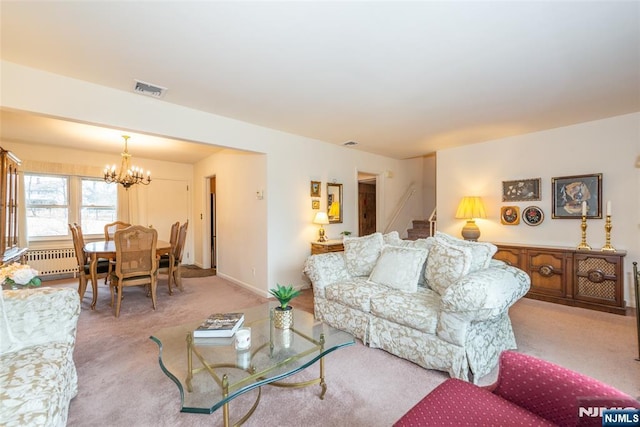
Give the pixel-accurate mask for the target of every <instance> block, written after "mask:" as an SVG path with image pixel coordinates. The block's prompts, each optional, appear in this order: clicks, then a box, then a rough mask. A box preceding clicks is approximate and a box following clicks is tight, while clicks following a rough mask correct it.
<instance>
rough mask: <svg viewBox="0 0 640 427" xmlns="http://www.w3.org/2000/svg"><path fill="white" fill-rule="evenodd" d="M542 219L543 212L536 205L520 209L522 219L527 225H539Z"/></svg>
mask: <svg viewBox="0 0 640 427" xmlns="http://www.w3.org/2000/svg"><path fill="white" fill-rule="evenodd" d="M543 220H544V213H543V212H542V209H540V208H539V207H537V206H529V207H527V208H524V210H523V211H522V221H524V223H525V224H527V225H539V224H540V223H541V222H542V221H543Z"/></svg>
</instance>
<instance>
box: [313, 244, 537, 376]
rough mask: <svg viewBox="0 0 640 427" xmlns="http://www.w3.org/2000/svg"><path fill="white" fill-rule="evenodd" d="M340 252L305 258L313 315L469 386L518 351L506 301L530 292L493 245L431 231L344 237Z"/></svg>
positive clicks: (520, 274) (526, 279)
mask: <svg viewBox="0 0 640 427" xmlns="http://www.w3.org/2000/svg"><path fill="white" fill-rule="evenodd" d="M344 246H345V251H344V252H334V253H328V254H321V255H312V256H310V257H309V258H308V259H307V261H306V263H305V267H304V271H305V274H306V275H307V276H308V277H309V279H310V280H311V283H312V286H313V294H314V310H315V316H316V318H318V319H319V320H321V321H323V322H326V323H328V324H329V325H331V326H333V327H336V328H338V329H342V330H345V331H348V332H349V333H351V334H353V335H354V336H356V337H357V338H359V339H361V340H362V341H363V343H365V344H367V345H369V346H370V347H372V348H382V349H384V350H386V351H388V352H390V353H392V354H394V355H396V356H399V357H402V358H405V359H408V360H410V361H412V362H414V363H417V364H418V365H420V366H423V367H425V368H428V369H436V370H441V371H445V372H448V373H449V375H450V376H451V377H453V378H459V379H463V380H467V381H469V380H472V381H473V382H474V383H475V382H477V380H478V379H479V378H481V377H483V376H484V375H486V374H488V373H489V372H490V371H491V370H492V369H493V368H494V367H495V366H496V365H497V363H498V358H499V355H500V353H501V352H502V351H503V350H507V349H515V348H516V341H515V337H514V334H513V329H512V327H511V320H510V319H509V315H508V310H509V307H510V306H511V305H512V304H513V303H515V302H516V301H517V300H518V299H520V298H521V297H523V296H524V295H525V294H526V292H527V291H528V290H529V285H530V279H529V276H527V274H526V273H524V272H523V271H522V270H520V269H518V268H515V267H512V266H509V265H507V264H505V263H503V262H501V261H497V260H493V259H492V257H493V255H494V254H495V252H496V249H497V248H496V247H495V246H494V245H492V244H490V243H480V242H468V241H464V240H460V239H457V238H455V237H452V236H449V235H446V234H443V233H436V236H435V237H429V238H427V239H418V240H416V241H406V240H401V239H400V238H399V236H398V234H397V233H396V232H394V233H389V234H386V235H384V236H383V235H382V234H381V233H374V234H371V235H369V236H364V237H353V238H348V237H345V239H344Z"/></svg>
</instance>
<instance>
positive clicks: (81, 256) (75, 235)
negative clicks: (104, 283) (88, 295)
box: [69, 224, 109, 300]
mask: <svg viewBox="0 0 640 427" xmlns="http://www.w3.org/2000/svg"><path fill="white" fill-rule="evenodd" d="M69 230H70V231H71V237H72V239H73V249H74V251H75V253H76V261H77V262H78V294H79V295H80V300H82V299H83V298H84V294H85V292H86V290H87V282H88V281H89V280H90V279H91V274H90V269H89V257H87V254H86V253H85V251H84V236H83V234H82V227H81V226H80V225H79V224H69ZM108 271H109V260H105V259H101V260H98V266H97V272H98V273H99V274H101V273H108Z"/></svg>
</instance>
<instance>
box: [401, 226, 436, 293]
mask: <svg viewBox="0 0 640 427" xmlns="http://www.w3.org/2000/svg"><path fill="white" fill-rule="evenodd" d="M435 242H436V239H434V238H433V237H427V238H426V239H416V240H403V241H402V245H400V246H403V247H405V248H422V249H426V250H427V257H428V256H429V255H428V252H429V249H431V247H432V246H433V245H434V244H435ZM426 268H427V262H426V260H425V262H424V264H423V265H422V271H421V273H420V279H419V280H418V285H419V286H426V285H427V279H426V277H425V275H424V273H425V269H426Z"/></svg>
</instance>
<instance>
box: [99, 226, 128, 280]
mask: <svg viewBox="0 0 640 427" xmlns="http://www.w3.org/2000/svg"><path fill="white" fill-rule="evenodd" d="M130 226H131V224H129V223H128V222H124V221H115V222H112V223H109V224H105V226H104V240H106V241H107V242H108V241H110V240H113V236H114V235H115V233H116V231H118V230H123V229H125V228H127V227H130ZM109 261H110V264H109V265H110V268H109V272H108V273H107V276H106V277H105V278H104V284H105V285H106V284H107V281H108V280H109V276H110V275H111V271H113V260H112V259H110V260H109Z"/></svg>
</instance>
